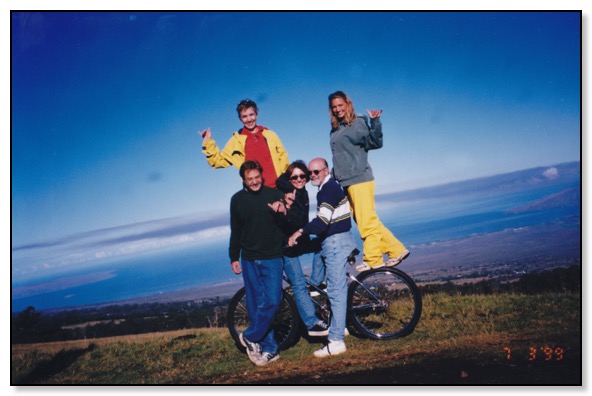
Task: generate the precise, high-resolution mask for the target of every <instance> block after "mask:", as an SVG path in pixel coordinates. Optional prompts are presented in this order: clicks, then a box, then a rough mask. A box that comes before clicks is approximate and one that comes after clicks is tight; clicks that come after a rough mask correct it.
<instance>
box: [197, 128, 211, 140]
mask: <svg viewBox="0 0 592 396" xmlns="http://www.w3.org/2000/svg"><path fill="white" fill-rule="evenodd" d="M199 134H200V135H201V137H202V138H203V140H208V139H211V138H212V131H210V128H208V129H206V130H205V131H201V132H199Z"/></svg>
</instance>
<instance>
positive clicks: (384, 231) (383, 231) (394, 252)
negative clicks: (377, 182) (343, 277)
mask: <svg viewBox="0 0 592 396" xmlns="http://www.w3.org/2000/svg"><path fill="white" fill-rule="evenodd" d="M374 190H375V186H374V180H372V181H369V182H364V183H359V184H354V185H351V186H349V187H347V189H346V191H347V197H348V199H349V203H350V207H351V211H352V214H353V216H354V220H355V221H356V224H357V225H358V230H359V231H360V237H361V238H362V241H364V261H365V262H366V264H368V265H369V266H370V267H375V266H377V265H380V264H381V263H383V262H384V261H383V257H382V255H383V254H388V256H389V258H394V257H397V256H398V255H400V254H401V253H403V252H404V251H405V250H406V249H405V246H403V244H402V243H401V242H400V241H399V240H398V239H397V238H395V236H394V235H393V233H392V232H390V231H389V229H388V228H386V227H385V226H384V224H382V222H381V221H380V220H379V219H378V215H377V214H376V208H375V204H374Z"/></svg>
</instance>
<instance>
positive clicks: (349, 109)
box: [329, 91, 356, 129]
mask: <svg viewBox="0 0 592 396" xmlns="http://www.w3.org/2000/svg"><path fill="white" fill-rule="evenodd" d="M337 98H339V99H343V101H344V102H345V104H346V109H345V117H344V118H343V120H342V121H343V122H344V123H345V124H346V125H351V123H352V122H353V121H354V120H355V119H356V112H355V110H354V104H353V103H352V101H351V99H350V98H349V96H347V94H346V93H345V92H343V91H336V92H333V93H332V94H331V95H329V116H330V117H331V127H332V128H333V129H337V127H339V120H338V119H337V118H335V116H334V115H333V112H332V111H331V102H333V100H334V99H337Z"/></svg>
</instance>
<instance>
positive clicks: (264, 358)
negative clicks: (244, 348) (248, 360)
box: [253, 352, 280, 366]
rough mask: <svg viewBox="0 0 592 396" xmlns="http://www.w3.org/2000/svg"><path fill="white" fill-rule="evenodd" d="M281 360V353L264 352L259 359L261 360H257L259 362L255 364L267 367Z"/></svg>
mask: <svg viewBox="0 0 592 396" xmlns="http://www.w3.org/2000/svg"><path fill="white" fill-rule="evenodd" d="M279 358H280V354H279V353H271V352H263V353H262V354H261V356H260V357H259V359H257V361H256V362H253V363H255V365H257V366H266V365H268V364H269V363H271V362H275V361H276V360H278V359H279Z"/></svg>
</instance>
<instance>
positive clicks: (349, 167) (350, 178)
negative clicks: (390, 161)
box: [330, 115, 382, 187]
mask: <svg viewBox="0 0 592 396" xmlns="http://www.w3.org/2000/svg"><path fill="white" fill-rule="evenodd" d="M330 144H331V152H332V153H333V177H335V179H336V180H337V181H338V182H339V183H340V184H341V185H342V186H343V187H348V186H351V185H353V184H358V183H364V182H367V181H371V180H374V174H373V173H372V168H371V167H370V164H369V163H368V151H369V150H374V149H379V148H381V147H382V123H381V122H380V118H379V117H377V118H371V119H370V125H368V117H367V116H365V115H357V118H356V119H355V120H354V121H353V122H352V124H351V125H345V124H343V123H342V124H340V125H339V126H338V127H337V129H333V130H332V131H331V139H330Z"/></svg>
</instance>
